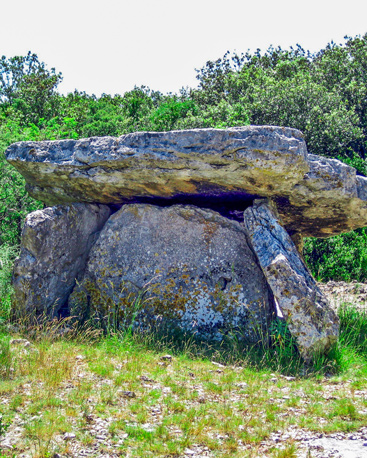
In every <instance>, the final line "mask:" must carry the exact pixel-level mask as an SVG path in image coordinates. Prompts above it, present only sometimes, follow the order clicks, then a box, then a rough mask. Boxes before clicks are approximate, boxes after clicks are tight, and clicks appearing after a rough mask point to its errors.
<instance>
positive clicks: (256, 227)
mask: <svg viewBox="0 0 367 458" xmlns="http://www.w3.org/2000/svg"><path fill="white" fill-rule="evenodd" d="M244 224H245V228H246V232H247V235H248V237H249V241H250V242H251V244H252V248H253V250H254V252H255V253H256V256H257V258H258V260H259V263H260V266H261V268H262V270H263V272H264V275H265V277H266V279H267V281H268V283H269V285H270V288H271V289H272V291H273V294H274V297H275V299H276V301H277V303H278V306H279V308H280V310H281V312H282V314H283V316H284V318H285V319H286V320H287V323H288V327H289V330H290V332H291V334H292V335H293V336H294V337H295V339H296V342H297V345H298V349H299V351H300V354H301V355H302V357H303V358H304V359H305V360H306V361H310V360H311V359H312V357H313V355H314V354H315V353H320V352H322V353H323V352H326V351H327V350H328V349H329V348H330V346H331V345H332V344H333V343H334V342H335V341H336V340H337V338H338V332H339V320H338V317H337V315H336V314H335V312H334V311H333V310H332V309H331V308H330V306H329V304H328V302H327V299H326V298H325V296H324V295H323V294H322V292H321V291H320V289H319V288H318V286H317V284H316V282H315V280H314V279H313V278H312V275H311V274H310V272H309V271H308V269H307V267H306V265H305V263H304V262H303V260H302V259H301V257H300V255H299V253H298V252H297V250H296V247H295V245H294V243H293V242H292V240H291V238H290V237H289V235H288V234H287V232H286V231H285V229H284V228H283V227H282V226H281V225H280V222H279V219H278V217H277V214H276V210H275V209H274V207H273V205H272V204H271V203H270V202H269V201H268V200H266V199H264V200H256V201H255V202H254V205H253V206H252V207H249V208H248V209H246V210H245V213H244Z"/></svg>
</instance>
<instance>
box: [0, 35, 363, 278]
mask: <svg viewBox="0 0 367 458" xmlns="http://www.w3.org/2000/svg"><path fill="white" fill-rule="evenodd" d="M197 79H198V87H196V88H183V89H181V90H180V91H179V92H178V93H176V94H172V93H169V94H162V93H161V92H159V91H154V90H152V89H150V88H148V87H145V86H142V87H135V88H133V89H132V90H131V91H128V92H125V93H124V94H123V95H120V94H115V95H113V96H112V95H108V94H103V95H102V96H101V97H96V96H94V95H89V94H86V93H85V92H80V91H74V92H73V93H69V94H67V95H62V94H60V93H59V92H58V85H59V84H60V82H61V81H62V74H61V73H59V72H57V71H56V70H55V69H54V68H51V69H50V68H48V67H47V65H46V64H45V63H43V62H40V60H39V59H38V57H37V55H36V54H33V53H31V52H29V53H28V54H27V55H26V56H15V57H6V56H3V57H2V58H1V60H0V247H1V246H2V247H7V249H8V247H9V246H12V247H13V246H17V245H18V244H19V238H20V230H21V225H22V222H23V219H24V217H25V215H26V214H27V213H29V212H30V211H33V210H35V209H37V208H41V207H42V204H40V203H39V202H36V201H34V200H33V199H31V198H30V197H29V196H28V195H27V193H26V192H25V189H24V180H23V178H22V177H21V176H20V175H19V174H18V173H17V172H16V171H15V170H13V168H12V167H10V166H9V165H8V164H7V163H6V161H5V159H4V155H3V154H2V153H3V152H4V151H5V149H6V147H7V146H9V145H10V144H11V143H13V142H15V141H23V140H46V139H47V140H54V139H62V138H74V139H77V138H81V137H90V136H104V135H112V136H119V135H122V134H125V133H129V132H135V131H142V130H144V131H146V130H148V131H162V130H172V129H187V128H202V127H216V128H226V127H233V126H242V125H248V124H255V125H278V126H289V127H293V128H297V129H300V130H301V131H302V132H303V133H304V135H305V138H306V142H307V147H308V150H309V152H310V153H314V154H319V155H323V156H328V157H334V158H338V159H340V160H342V161H344V162H346V163H348V164H349V165H352V166H354V167H355V168H356V169H357V171H358V173H361V174H364V175H367V165H366V155H367V34H366V35H365V36H363V37H360V36H358V37H346V38H345V41H344V43H342V44H336V43H330V44H328V45H327V46H326V47H325V48H324V49H322V50H320V51H319V52H317V53H310V52H309V51H306V50H304V49H303V48H302V47H300V46H297V47H296V48H290V49H281V48H280V47H278V48H273V47H271V48H269V49H268V50H267V51H265V52H261V51H260V50H257V51H256V52H254V53H249V52H247V53H244V54H231V53H229V52H227V53H226V54H225V55H224V56H223V57H221V58H219V59H217V60H215V61H208V62H207V63H206V64H205V65H204V66H203V67H202V68H201V69H200V70H198V71H197ZM0 249H1V248H0ZM304 254H305V258H306V260H307V262H308V264H309V266H310V268H311V270H312V272H313V274H314V275H316V277H317V278H320V279H323V280H328V279H345V280H351V279H356V280H359V281H362V280H365V279H367V234H366V232H365V229H364V228H363V229H359V230H357V231H354V232H353V233H350V234H345V235H341V236H338V237H332V238H330V239H326V240H316V239H308V240H307V243H306V245H305V252H304Z"/></svg>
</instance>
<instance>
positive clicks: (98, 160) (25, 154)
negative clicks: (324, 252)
mask: <svg viewBox="0 0 367 458" xmlns="http://www.w3.org/2000/svg"><path fill="white" fill-rule="evenodd" d="M6 156H7V159H8V161H9V162H10V163H11V164H13V165H14V166H15V167H16V168H17V169H18V170H19V171H20V172H21V173H22V174H23V176H24V177H25V179H26V181H27V188H28V190H29V192H30V194H31V195H32V196H33V197H35V198H36V199H39V200H41V201H43V202H45V203H47V204H48V205H50V204H51V205H54V204H56V203H68V202H80V201H82V202H99V203H108V204H114V203H115V204H122V203H129V202H148V203H158V202H157V201H156V199H161V200H166V201H167V203H169V204H173V203H185V204H187V203H192V204H194V205H197V206H200V207H210V208H215V204H216V202H217V204H218V202H219V203H220V204H222V205H223V206H225V207H228V206H231V205H232V206H233V207H234V208H236V207H237V209H238V210H244V209H245V208H246V207H247V206H248V205H250V204H251V202H252V200H253V199H254V198H257V197H259V196H261V197H271V198H272V199H274V200H275V202H276V204H277V209H278V212H279V214H280V216H281V219H282V222H283V225H285V227H286V229H287V230H288V232H289V233H291V234H294V233H301V234H302V235H303V236H316V237H327V236H330V235H334V234H338V233H340V232H346V231H350V230H352V229H355V228H357V227H363V226H366V225H367V178H364V177H360V176H356V171H355V169H354V168H352V167H349V166H348V165H346V164H343V163H341V162H340V161H337V160H335V159H327V158H322V157H319V156H315V155H311V154H310V155H309V154H307V149H306V145H305V142H304V140H303V135H302V134H301V133H300V132H299V131H297V130H295V129H290V128H280V127H271V126H265V127H258V126H246V127H240V128H230V129H226V130H220V129H194V130H186V131H171V132H138V133H132V134H128V135H124V136H122V137H119V138H113V137H103V138H99V137H94V138H89V139H81V140H59V141H52V142H46V141H43V142H20V143H15V144H13V145H11V146H10V147H9V148H8V150H7V152H6ZM180 199H181V200H180ZM189 199H191V201H190V200H189Z"/></svg>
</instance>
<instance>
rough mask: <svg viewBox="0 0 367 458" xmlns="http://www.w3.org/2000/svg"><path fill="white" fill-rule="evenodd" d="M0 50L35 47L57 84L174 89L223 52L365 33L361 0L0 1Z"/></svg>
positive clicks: (307, 44)
mask: <svg viewBox="0 0 367 458" xmlns="http://www.w3.org/2000/svg"><path fill="white" fill-rule="evenodd" d="M0 15H1V22H0V24H1V25H0V55H5V56H6V57H12V56H14V55H25V54H26V53H27V52H28V50H30V51H32V52H34V53H36V54H38V57H39V58H40V60H42V61H44V62H45V63H46V64H47V66H48V67H49V68H51V67H55V68H56V70H57V71H61V72H62V74H63V77H64V81H63V83H62V84H61V85H60V86H59V90H60V91H61V92H63V93H67V92H70V91H73V90H74V89H75V88H76V89H78V90H80V91H85V92H87V93H89V94H93V93H94V94H96V95H97V96H99V95H100V94H101V93H103V92H105V93H108V94H112V95H113V94H115V93H119V94H123V93H124V92H125V91H128V90H131V89H133V88H134V86H135V85H137V86H140V85H146V86H149V87H150V88H151V89H154V90H159V91H161V92H164V93H166V92H178V91H179V89H180V88H181V87H185V86H190V87H194V86H196V84H197V80H196V78H195V76H196V72H195V68H198V69H199V68H201V67H202V66H204V65H205V63H206V61H208V60H214V59H217V58H219V57H222V56H223V54H224V53H225V52H226V51H227V50H229V51H236V52H238V53H241V52H246V51H247V50H248V49H250V50H251V51H254V50H255V49H256V48H260V49H262V50H263V51H264V50H266V49H267V48H268V46H269V45H271V44H272V45H273V46H275V47H276V46H278V45H280V46H281V47H282V48H288V47H289V46H295V45H296V44H297V43H299V44H300V45H301V46H303V48H305V49H309V50H310V51H313V52H314V51H318V50H320V49H321V48H323V47H325V46H326V44H327V43H328V42H330V41H331V40H333V41H335V42H336V43H342V42H344V38H343V37H344V36H345V35H349V36H353V37H354V36H356V35H364V34H365V33H366V32H367V20H366V18H367V1H366V0H348V1H345V0H343V1H341V0H340V1H339V2H338V1H335V0H308V1H307V2H306V1H304V2H300V1H297V0H251V1H249V0H242V1H240V0H223V1H219V0H184V1H177V0H129V1H127V0H99V1H96V0H88V1H87V0H58V1H55V0H0Z"/></svg>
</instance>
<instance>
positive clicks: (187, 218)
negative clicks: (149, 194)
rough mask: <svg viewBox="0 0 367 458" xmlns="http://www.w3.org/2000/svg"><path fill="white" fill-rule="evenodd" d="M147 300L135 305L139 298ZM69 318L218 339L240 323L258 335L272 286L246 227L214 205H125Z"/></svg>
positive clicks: (93, 257) (103, 238)
mask: <svg viewBox="0 0 367 458" xmlns="http://www.w3.org/2000/svg"><path fill="white" fill-rule="evenodd" d="M140 298H141V299H142V301H141V302H140V303H137V302H136V300H137V299H140ZM69 306H70V311H71V314H72V315H76V316H79V317H84V318H86V317H90V316H94V317H95V318H98V319H100V320H101V321H102V322H103V323H104V325H105V326H107V324H108V322H109V324H110V325H113V326H120V325H121V324H126V323H127V322H129V320H134V317H133V315H134V313H135V312H137V310H136V307H138V308H139V311H140V308H142V310H143V312H142V313H139V314H138V316H137V317H135V318H136V322H138V323H139V322H140V323H141V324H143V323H145V324H157V323H164V324H165V323H167V324H170V325H172V324H173V325H177V326H180V327H181V328H183V329H186V330H190V331H194V332H199V333H200V334H201V335H205V336H210V337H214V338H220V337H221V333H223V332H226V331H227V330H228V329H231V328H232V329H233V328H238V329H241V333H242V335H243V336H244V337H246V338H248V339H252V340H254V339H259V336H260V334H261V333H265V332H266V329H267V326H268V324H269V321H270V320H271V319H272V317H273V312H274V305H273V299H272V294H271V291H270V289H269V287H268V285H267V282H266V279H265V277H264V275H263V273H262V271H261V268H260V266H259V264H258V262H257V259H256V257H255V255H254V254H253V252H252V250H251V248H250V247H249V246H248V244H247V240H246V234H245V230H244V228H243V226H242V225H241V224H240V223H238V222H236V221H231V220H229V219H227V218H224V217H222V216H221V215H219V214H218V213H216V212H214V211H212V210H204V209H199V208H196V207H194V206H183V205H177V206H172V207H166V208H162V207H157V206H152V205H144V204H132V205H125V206H123V207H122V208H121V209H120V210H119V211H118V212H117V213H115V214H113V215H112V216H111V217H110V219H109V220H108V222H107V223H106V225H105V227H104V228H103V230H102V232H101V234H100V236H99V238H98V240H97V242H96V244H95V245H94V246H93V248H92V250H91V253H90V256H89V260H88V263H87V267H86V270H85V274H84V276H83V278H82V279H81V281H80V282H79V284H78V285H77V286H76V287H75V289H74V291H73V293H72V295H71V297H70V300H69Z"/></svg>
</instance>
